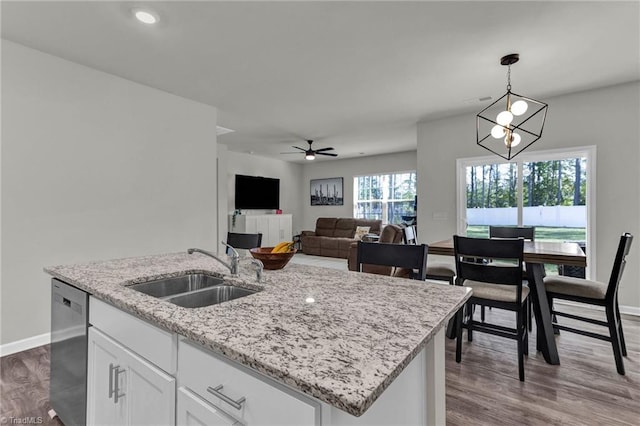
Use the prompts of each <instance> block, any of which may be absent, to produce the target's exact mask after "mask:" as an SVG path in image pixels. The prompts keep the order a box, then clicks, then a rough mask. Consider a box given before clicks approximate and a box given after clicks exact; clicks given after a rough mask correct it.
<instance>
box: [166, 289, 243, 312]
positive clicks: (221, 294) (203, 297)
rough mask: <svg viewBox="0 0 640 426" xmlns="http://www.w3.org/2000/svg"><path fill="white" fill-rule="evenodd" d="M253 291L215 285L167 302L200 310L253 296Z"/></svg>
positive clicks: (171, 298)
mask: <svg viewBox="0 0 640 426" xmlns="http://www.w3.org/2000/svg"><path fill="white" fill-rule="evenodd" d="M254 293H255V291H254V290H248V289H246V288H242V287H236V286H233V285H226V284H225V285H217V286H215V287H211V288H207V289H205V290H200V291H194V292H191V293H186V294H181V295H178V296H173V297H170V298H168V299H166V300H167V302H171V303H174V304H176V305H178V306H182V307H183V308H201V307H203V306H209V305H217V304H218V303H222V302H228V301H229V300H233V299H237V298H239V297H243V296H249V295H250V294H254Z"/></svg>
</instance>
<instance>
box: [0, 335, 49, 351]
mask: <svg viewBox="0 0 640 426" xmlns="http://www.w3.org/2000/svg"><path fill="white" fill-rule="evenodd" d="M50 342H51V333H44V334H40V335H38V336H33V337H27V338H26V339H22V340H17V341H15V342H9V343H5V344H4V345H0V356H7V355H11V354H15V353H17V352H22V351H26V350H28V349H33V348H37V347H38V346H42V345H47V344H49V343H50Z"/></svg>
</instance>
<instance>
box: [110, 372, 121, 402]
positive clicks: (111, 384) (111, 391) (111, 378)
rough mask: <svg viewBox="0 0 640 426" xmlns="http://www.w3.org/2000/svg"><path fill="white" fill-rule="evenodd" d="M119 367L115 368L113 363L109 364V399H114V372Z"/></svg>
mask: <svg viewBox="0 0 640 426" xmlns="http://www.w3.org/2000/svg"><path fill="white" fill-rule="evenodd" d="M118 367H120V366H119V365H116V366H115V367H114V365H113V363H111V364H109V399H111V398H112V397H113V393H114V391H113V370H114V369H118Z"/></svg>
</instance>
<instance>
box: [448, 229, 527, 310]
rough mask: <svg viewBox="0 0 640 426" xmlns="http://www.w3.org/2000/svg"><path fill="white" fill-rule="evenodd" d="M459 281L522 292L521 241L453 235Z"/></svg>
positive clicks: (522, 243) (518, 295) (518, 239)
mask: <svg viewBox="0 0 640 426" xmlns="http://www.w3.org/2000/svg"><path fill="white" fill-rule="evenodd" d="M453 246H454V253H455V260H456V270H457V275H458V280H459V281H460V282H461V283H463V282H464V280H473V281H481V282H486V283H490V284H508V285H514V286H517V287H518V289H517V293H518V294H517V297H518V298H517V299H516V300H520V299H519V298H520V295H521V291H522V263H523V257H524V253H523V252H524V239H523V238H517V239H497V240H492V239H485V238H468V237H461V236H458V235H454V236H453Z"/></svg>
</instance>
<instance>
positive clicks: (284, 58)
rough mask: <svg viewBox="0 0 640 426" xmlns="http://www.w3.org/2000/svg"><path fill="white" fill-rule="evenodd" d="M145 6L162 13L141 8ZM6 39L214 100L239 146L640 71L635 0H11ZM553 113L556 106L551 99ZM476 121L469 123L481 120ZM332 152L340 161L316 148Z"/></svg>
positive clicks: (365, 134)
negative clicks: (134, 11)
mask: <svg viewBox="0 0 640 426" xmlns="http://www.w3.org/2000/svg"><path fill="white" fill-rule="evenodd" d="M136 5H139V6H142V7H144V8H147V9H151V10H153V11H154V12H155V13H157V14H158V15H159V16H160V22H159V24H158V25H155V26H145V25H143V24H140V23H139V22H137V21H136V20H135V19H133V17H132V15H131V8H132V7H134V6H136ZM1 7H2V37H3V38H6V39H8V40H12V41H15V42H18V43H21V44H24V45H26V46H29V47H32V48H35V49H38V50H41V51H43V52H47V53H51V54H53V55H57V56H60V57H62V58H65V59H68V60H71V61H74V62H77V63H80V64H83V65H87V66H89V67H93V68H96V69H99V70H102V71H105V72H108V73H112V74H115V75H118V76H121V77H124V78H126V79H129V80H133V81H136V82H139V83H142V84H145V85H148V86H152V87H155V88H158V89H161V90H164V91H167V92H170V93H173V94H176V95H180V96H183V97H186V98H189V99H193V100H196V101H199V102H203V103H206V104H209V105H213V106H216V107H217V108H218V109H219V118H218V124H219V125H221V126H224V127H227V128H231V129H234V130H235V132H234V133H229V134H225V135H222V136H219V137H218V141H219V142H221V143H223V144H226V145H228V147H229V149H230V150H232V151H239V152H253V153H255V154H259V155H265V156H272V157H276V158H280V159H283V160H287V161H301V162H304V159H303V155H302V154H298V155H283V154H279V153H280V152H283V151H293V149H291V145H298V146H302V147H304V146H306V143H305V142H304V139H315V140H316V142H315V143H314V148H316V149H317V148H322V147H327V146H333V147H335V148H336V152H338V153H339V154H340V157H339V158H348V157H356V156H359V155H374V154H382V153H388V152H398V151H408V150H412V149H416V123H417V122H418V121H421V120H430V119H435V118H439V117H443V116H448V115H453V114H459V113H463V112H471V111H479V110H480V109H482V108H483V107H484V106H486V105H487V104H488V103H489V101H484V102H480V101H479V98H482V97H486V96H492V97H493V98H494V99H496V98H497V97H499V96H501V95H502V94H503V93H504V91H505V86H506V69H505V67H502V66H500V64H499V59H500V57H501V56H503V55H505V54H508V53H512V52H517V53H520V62H519V63H518V64H516V65H514V66H513V67H512V84H513V89H514V91H515V92H517V93H521V94H524V95H527V96H530V97H533V98H536V99H540V100H543V101H544V100H545V99H547V98H549V97H552V96H555V95H560V94H564V93H569V92H575V91H581V90H586V89H591V88H596V87H603V86H608V85H613V84H617V83H623V82H628V81H634V80H638V79H639V78H640V3H638V2H635V1H634V2H613V1H601V2H594V1H589V2H541V1H535V2H520V1H517V2H516V1H514V2H483V1H470V2H460V1H445V2H400V1H393V2H265V1H259V2H203V1H198V2H187V1H182V2H97V1H82V2H55V1H46V2H30V1H29V2H24V1H22V2H11V1H2V4H1ZM550 113H552V112H550ZM472 132H473V131H471V132H470V133H472ZM318 161H331V159H328V160H327V159H320V158H319V159H318Z"/></svg>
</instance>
